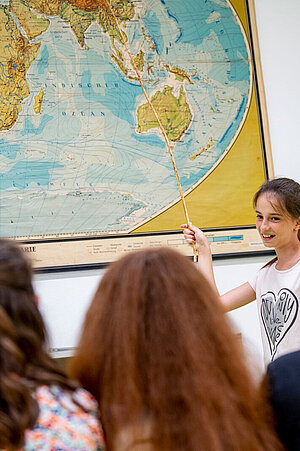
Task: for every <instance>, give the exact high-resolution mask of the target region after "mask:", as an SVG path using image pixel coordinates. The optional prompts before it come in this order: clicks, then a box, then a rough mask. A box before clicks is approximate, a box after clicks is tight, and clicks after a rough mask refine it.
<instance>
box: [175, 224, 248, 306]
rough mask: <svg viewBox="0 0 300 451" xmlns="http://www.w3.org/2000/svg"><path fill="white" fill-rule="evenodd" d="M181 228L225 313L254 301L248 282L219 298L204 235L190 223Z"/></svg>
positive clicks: (208, 247) (208, 248)
mask: <svg viewBox="0 0 300 451" xmlns="http://www.w3.org/2000/svg"><path fill="white" fill-rule="evenodd" d="M181 228H183V229H184V230H183V234H184V238H185V239H186V241H187V243H188V244H190V245H193V244H195V246H196V250H197V253H198V268H199V271H201V272H202V274H204V275H205V277H206V278H207V279H208V280H209V282H210V283H211V285H212V286H213V287H214V289H215V291H216V293H217V295H218V296H219V297H220V299H221V302H222V304H223V306H224V308H225V310H226V311H230V310H234V309H236V308H238V307H242V306H243V305H246V304H248V303H249V302H251V301H254V300H255V298H256V294H255V291H254V290H253V288H252V287H251V285H250V284H249V283H248V282H246V283H244V284H242V285H240V286H238V287H236V288H234V289H232V290H230V291H228V292H227V293H225V294H223V295H222V296H220V295H219V292H218V289H217V285H216V281H215V277H214V272H213V265H212V256H211V251H210V246H209V243H208V241H207V238H206V236H205V234H204V233H203V232H202V231H201V230H200V229H198V227H195V226H194V225H193V224H192V223H189V224H182V225H181Z"/></svg>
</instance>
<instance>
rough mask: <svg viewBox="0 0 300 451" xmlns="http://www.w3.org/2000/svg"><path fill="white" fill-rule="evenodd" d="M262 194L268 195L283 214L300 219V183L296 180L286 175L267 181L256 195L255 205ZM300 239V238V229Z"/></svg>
mask: <svg viewBox="0 0 300 451" xmlns="http://www.w3.org/2000/svg"><path fill="white" fill-rule="evenodd" d="M262 195H266V196H267V198H268V199H269V201H270V202H271V204H272V205H273V206H276V208H277V209H279V211H280V212H281V213H282V214H283V215H287V216H289V217H290V218H291V219H294V220H299V219H300V185H299V183H297V182H296V181H294V180H292V179H289V178H285V177H281V178H276V179H273V180H268V181H266V182H265V183H264V184H263V185H262V186H261V187H260V188H259V190H258V191H257V193H256V194H255V195H254V199H253V204H254V206H255V207H256V206H257V201H258V199H259V198H260V197H261V196H262ZM298 239H299V240H300V230H299V231H298Z"/></svg>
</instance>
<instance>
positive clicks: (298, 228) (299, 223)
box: [295, 217, 300, 230]
mask: <svg viewBox="0 0 300 451" xmlns="http://www.w3.org/2000/svg"><path fill="white" fill-rule="evenodd" d="M295 230H300V217H299V218H298V221H297V222H296V226H295Z"/></svg>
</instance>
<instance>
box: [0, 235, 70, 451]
mask: <svg viewBox="0 0 300 451" xmlns="http://www.w3.org/2000/svg"><path fill="white" fill-rule="evenodd" d="M46 342H47V334H46V330H45V326H44V322H43V319H42V317H41V315H40V312H39V310H38V308H37V305H36V302H35V297H34V291H33V287H32V269H31V265H30V262H29V261H28V260H27V258H26V256H25V254H24V252H23V251H22V250H21V248H19V247H18V246H17V245H16V244H14V243H13V242H11V241H8V240H3V239H0V447H1V449H2V448H6V449H17V448H20V447H21V446H22V444H23V441H24V432H25V429H27V428H31V427H33V426H34V424H35V422H36V420H37V417H38V414H39V408H38V404H37V402H36V400H35V399H34V396H32V395H33V392H34V390H35V388H36V387H37V386H39V385H51V384H56V385H59V386H61V387H63V388H66V389H68V390H73V389H74V388H75V386H76V385H75V383H73V382H71V381H70V380H69V379H68V378H67V377H66V376H65V374H64V373H63V372H61V371H60V370H59V369H58V368H57V366H56V364H55V363H54V361H53V360H52V359H51V358H50V357H49V356H48V354H47V352H46Z"/></svg>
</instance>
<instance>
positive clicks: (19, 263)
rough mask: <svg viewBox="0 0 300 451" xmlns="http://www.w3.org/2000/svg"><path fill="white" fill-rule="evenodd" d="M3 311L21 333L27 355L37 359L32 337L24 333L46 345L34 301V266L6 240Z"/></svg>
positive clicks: (1, 264) (1, 255)
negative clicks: (31, 343)
mask: <svg viewBox="0 0 300 451" xmlns="http://www.w3.org/2000/svg"><path fill="white" fill-rule="evenodd" d="M0 311H1V312H2V315H6V316H7V317H8V319H9V320H10V321H12V323H13V324H14V327H15V329H16V331H18V335H19V337H20V345H22V347H23V348H24V349H23V351H24V353H25V355H26V356H27V357H28V358H30V359H32V358H34V355H32V351H33V349H32V348H31V346H30V344H29V342H30V339H31V338H32V337H29V336H28V335H27V333H26V332H25V330H32V331H33V332H32V334H34V335H35V336H36V338H37V339H38V340H40V341H41V342H43V343H44V342H45V340H46V332H45V327H44V323H43V320H42V318H41V315H40V313H39V310H38V308H37V305H36V301H35V295H34V291H33V287H32V268H31V264H30V261H29V260H28V259H27V257H26V255H25V253H24V252H23V251H22V249H21V248H20V247H19V246H17V245H16V244H15V243H14V242H12V241H9V240H3V239H0ZM23 332H24V337H23V336H22V334H23ZM27 338H28V340H27Z"/></svg>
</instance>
